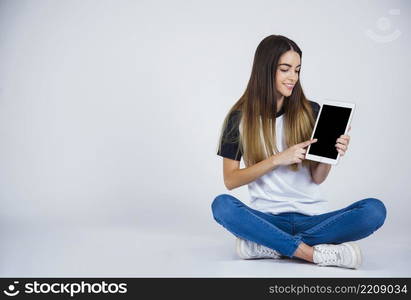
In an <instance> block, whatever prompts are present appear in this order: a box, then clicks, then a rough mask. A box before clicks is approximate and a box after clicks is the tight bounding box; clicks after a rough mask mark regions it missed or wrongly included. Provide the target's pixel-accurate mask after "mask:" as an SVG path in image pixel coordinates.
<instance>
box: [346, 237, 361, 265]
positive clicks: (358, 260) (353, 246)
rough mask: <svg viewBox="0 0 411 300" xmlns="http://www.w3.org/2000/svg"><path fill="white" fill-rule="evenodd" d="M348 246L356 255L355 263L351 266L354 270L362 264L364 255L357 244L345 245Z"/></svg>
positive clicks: (349, 243)
mask: <svg viewBox="0 0 411 300" xmlns="http://www.w3.org/2000/svg"><path fill="white" fill-rule="evenodd" d="M344 244H345V245H347V246H348V247H349V248H350V250H351V251H352V252H354V253H355V261H354V264H353V266H350V268H352V269H357V268H358V267H359V266H361V264H362V253H361V249H360V247H359V246H358V245H357V244H356V243H352V242H348V243H344Z"/></svg>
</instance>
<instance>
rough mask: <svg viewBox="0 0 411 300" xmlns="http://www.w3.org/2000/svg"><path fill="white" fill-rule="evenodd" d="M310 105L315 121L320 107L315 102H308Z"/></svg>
mask: <svg viewBox="0 0 411 300" xmlns="http://www.w3.org/2000/svg"><path fill="white" fill-rule="evenodd" d="M308 101H310V100H308ZM310 104H311V107H312V109H313V113H314V120H316V119H317V116H318V113H319V112H320V108H321V106H320V104H318V103H317V102H314V101H310Z"/></svg>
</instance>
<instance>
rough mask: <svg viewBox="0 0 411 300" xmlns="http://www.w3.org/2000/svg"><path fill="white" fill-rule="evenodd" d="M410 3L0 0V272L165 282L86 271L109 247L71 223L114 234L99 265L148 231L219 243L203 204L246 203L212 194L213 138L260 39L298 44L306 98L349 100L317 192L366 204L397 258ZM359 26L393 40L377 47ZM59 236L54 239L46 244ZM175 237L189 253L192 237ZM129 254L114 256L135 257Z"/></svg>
mask: <svg viewBox="0 0 411 300" xmlns="http://www.w3.org/2000/svg"><path fill="white" fill-rule="evenodd" d="M410 8H411V5H410V3H409V2H408V1H344V2H341V1H340V2H338V1H214V0H210V1H114V0H112V1H11V0H8V1H7V0H2V1H0V140H1V147H0V222H1V228H0V230H1V231H0V233H1V235H2V239H3V242H2V246H1V248H0V250H1V251H2V253H3V254H2V256H3V258H2V260H1V264H2V268H0V269H1V270H2V271H1V272H2V273H1V274H2V275H3V276H28V275H50V276H53V275H56V274H57V275H61V276H64V275H79V276H81V275H84V274H92V275H108V276H110V275H113V274H118V275H120V276H121V275H124V276H125V275H131V276H133V275H136V276H137V275H138V276H144V275H153V276H161V275H171V276H172V275H174V274H177V273H173V272H172V271H170V272H169V273H166V272H165V271H162V270H164V269H162V268H161V267H160V266H158V269H155V270H156V271H152V273H148V271H147V272H145V271H144V269H138V268H135V269H134V270H135V272H134V273H133V271H132V270H129V269H127V266H128V265H127V264H126V263H124V264H123V265H122V267H118V265H115V264H113V265H112V266H111V267H112V269H110V267H107V268H105V269H103V268H101V269H100V268H99V267H98V263H97V260H95V261H94V263H91V262H92V261H93V260H92V259H96V256H95V255H97V257H98V251H97V254H95V252H96V250H98V249H104V247H107V246H108V247H110V246H109V245H110V243H108V242H107V243H106V242H104V241H105V240H106V239H107V238H108V236H107V234H106V233H104V232H103V233H101V236H99V237H97V236H98V235H97V234H96V235H95V234H90V236H84V239H82V240H81V241H80V240H79V239H78V235H76V234H73V232H74V231H73V230H74V228H77V229H76V230H78V232H79V233H81V232H83V233H84V230H86V228H97V229H96V230H98V229H99V228H106V229H107V230H114V229H115V228H121V230H123V231H119V232H122V234H123V235H121V234H120V235H121V236H124V239H123V240H121V239H119V240H116V241H115V243H116V245H117V246H116V248H111V249H112V251H113V252H112V253H111V254H110V255H112V257H116V255H119V256H121V254H120V253H119V252H118V251H120V249H124V248H125V247H126V246H124V247H123V246H121V243H123V242H124V241H125V240H129V241H131V240H133V241H137V243H138V240H139V237H138V234H141V233H142V232H145V233H147V232H149V233H153V235H147V236H150V237H155V234H158V235H159V236H161V237H162V238H161V240H158V239H155V238H153V240H150V241H147V243H148V244H149V245H156V246H155V247H159V248H164V247H166V245H165V244H167V243H168V242H167V243H166V242H164V241H165V239H167V237H168V238H170V237H171V236H174V235H176V234H181V235H191V236H193V237H196V238H197V239H198V238H199V237H202V236H204V237H206V236H208V237H215V238H216V240H219V241H220V240H223V239H228V238H230V235H229V234H228V233H226V232H225V230H224V229H222V228H221V227H220V225H218V224H217V223H216V222H215V221H214V220H213V218H212V215H211V208H210V205H211V202H212V201H213V199H214V198H215V197H216V196H217V195H218V194H221V193H230V194H232V195H235V196H236V197H238V198H239V199H241V200H242V201H243V202H245V203H248V190H247V187H246V186H243V187H240V188H238V189H235V190H232V191H227V190H226V189H225V187H224V184H223V176H222V158H221V157H219V156H217V155H216V150H217V146H218V145H217V142H218V137H219V133H220V130H221V125H222V121H223V119H224V117H225V115H226V113H227V112H228V109H229V108H230V107H231V106H232V105H233V104H234V102H235V101H237V100H238V98H239V97H240V96H241V95H242V93H243V92H244V90H245V87H246V84H247V82H248V79H249V76H250V72H251V65H252V59H253V56H254V51H255V49H256V47H257V45H258V44H259V42H260V41H261V40H262V39H263V38H264V37H266V36H268V35H271V34H281V35H285V36H287V37H289V38H290V39H292V40H294V41H295V42H296V43H297V44H298V45H299V46H300V48H301V49H302V51H303V56H302V69H301V70H302V72H301V82H302V86H303V89H304V91H305V93H306V95H307V97H308V99H310V100H313V101H316V102H318V103H320V104H321V103H322V101H324V99H326V98H328V99H334V100H337V101H338V100H340V101H348V102H354V103H355V104H356V110H355V112H354V116H353V121H352V125H351V126H352V129H351V131H350V132H349V134H350V136H351V142H350V145H349V149H348V152H347V153H346V155H345V156H344V157H342V159H341V160H340V162H339V164H338V165H337V166H334V167H332V169H331V172H330V175H329V176H328V178H327V179H326V181H325V182H324V183H323V184H322V190H323V194H324V197H326V198H327V199H329V201H330V203H331V207H332V208H333V209H338V208H342V207H344V206H347V205H349V204H351V203H352V202H354V201H357V200H360V199H363V198H367V197H374V198H378V199H380V200H382V201H383V202H384V203H385V205H386V207H387V211H388V215H387V219H386V223H385V225H384V226H383V227H382V228H381V229H380V230H379V231H378V232H376V233H375V234H374V235H373V236H372V237H370V239H375V241H378V242H376V245H378V246H377V247H382V248H384V247H387V249H388V248H389V247H390V245H388V244H387V242H386V241H387V238H390V237H391V238H392V237H394V236H395V237H398V238H399V240H400V241H401V242H402V244H401V245H402V246H401V247H402V248H404V247H405V249H404V251H406V250H407V249H408V252H409V249H410V244H411V243H410V235H409V232H408V231H409V228H411V218H410V209H411V204H410V203H411V197H410V192H411V190H410V186H409V179H410V176H409V174H410V170H411V162H410V159H409V152H410V151H409V149H410V135H411V134H410V124H409V118H410V117H409V115H410V113H409V112H410V109H411V105H410V102H409V101H410V97H409V87H410V83H411V82H410V76H409V71H410V67H411V57H410V55H409V53H410V36H409V34H410V31H409V28H411V26H410V25H411V24H410V22H411V21H410V20H411V18H410V17H409V14H410ZM390 9H397V10H399V14H394V15H391V14H390V13H389V12H390ZM381 18H386V19H381ZM387 20H388V22H387ZM378 22H380V23H378ZM367 30H373V31H374V32H375V33H376V34H378V35H380V36H382V37H387V36H389V34H390V33H392V32H394V31H395V30H399V31H400V32H401V34H400V35H399V36H398V37H397V38H395V39H393V40H392V41H390V42H378V41H377V40H375V38H374V39H373V38H372V37H370V36H369V35H367V33H366V31H367ZM242 166H243V165H242ZM63 227H64V228H66V229H65V230H66V231H64V232H66V234H68V235H67V236H70V235H69V233H71V234H72V236H70V237H68V238H67V240H66V239H63V240H59V239H58V238H59V237H60V238H61V236H62V235H61V234H60V231H59V229H56V228H63ZM36 228H39V229H38V230H37V229H36ZM29 230H34V231H35V232H36V234H38V237H39V238H38V239H36V238H33V236H36V235H32V234H31V233H30V231H29ZM36 230H37V231H36ZM53 230H54V231H53ZM50 232H54V233H53V234H51V233H50ZM61 232H63V231H61ZM125 232H127V233H125ZM128 232H129V233H128ZM48 233H50V234H48ZM118 236H119V234H117V233H113V234H112V236H110V239H114V238H115V237H118ZM90 237H94V238H95V240H96V241H98V242H96V244H90V245H89V246H88V248H87V249H88V250H89V252H90V253H89V254H84V253H87V251H86V250H84V251H83V250H78V251H79V253H83V254H78V255H79V257H80V256H81V258H82V259H83V263H78V264H77V265H73V264H71V263H70V262H69V260H68V256H69V255H70V254H72V253H74V252H73V251H75V250H73V249H79V248H78V247H81V245H84V243H86V242H87V241H90ZM100 238H101V239H100ZM174 241H175V240H174ZM190 241H191V243H198V244H196V245H197V246H193V244H192V247H194V249H202V246H201V245H202V244H201V243H202V242H204V241H201V240H200V241H198V240H196V239H194V240H193V239H191V240H190ZM196 241H197V242H196ZM100 242H101V243H100ZM65 243H67V245H66V244H65ZM169 243H171V244H173V243H174V242H173V239H170V241H169ZM184 243H189V242H187V241H185V240H184ZM42 245H43V246H42ZM44 245H46V246H44ZM133 245H135V244H133ZM138 245H140V246H138V247H137V248H136V249H132V250H130V253H129V255H130V259H133V258H132V257H133V255H135V256H136V257H138V256H139V254H141V253H142V251H149V250H150V249H149V248H148V249H147V248H145V247H150V246H149V245H146V244H144V245H142V244H138ZM66 246H67V247H66ZM391 246H392V245H391ZM196 247H197V248H196ZM62 248H64V249H66V251H68V250H67V249H68V248H70V249H72V250H70V251H68V252H64V253H63V252H61V251H62V250H61V249H62ZM23 249H24V250H23ZM47 249H49V251H50V253H49V252H47ZM50 249H54V250H50ZM80 249H81V248H80ZM143 249H144V250H143ZM223 249H226V248H225V247H224V248H223ZM16 251H17V252H16ZM19 251H25V252H24V253H23V252H20V254H19ZM226 251H233V250H231V249H230V250H226ZM195 252H196V251H193V252H192V253H191V255H192V256H193V257H195V256H196V253H195ZM12 253H14V254H12ZM16 253H17V254H16ZM56 253H57V254H58V253H60V254H61V256H58V257H59V258H58V259H56V260H55V261H51V262H50V257H51V256H53V255H55V254H56ZM156 253H157V252H156ZM161 253H162V252H161V251H160V252H158V255H161ZM167 253H168V255H171V256H172V255H174V254H173V253H174V252H173V251H172V250H170V251H169V252H167ZM197 253H198V252H197ZM101 255H103V254H101ZM201 255H202V256H203V257H202V258H201V259H206V257H204V255H205V256H207V252H202V254H201ZM383 255H387V256H388V255H391V254H390V253H389V250H387V252H383ZM27 256H29V257H27ZM23 257H26V258H25V259H23ZM79 257H77V258H78V259H80V258H79ZM92 257H93V258H92ZM102 257H103V256H102ZM110 257H111V256H110ZM103 258H104V259H107V257H103ZM74 259H75V258H73V260H74ZM193 259H194V258H193ZM29 261H30V263H28V262H29ZM182 261H184V260H182ZM408 261H409V260H408ZM88 263H90V265H89V266H87V264H88ZM399 264H400V263H399ZM408 264H409V262H408ZM153 265H155V263H153ZM385 265H388V264H387V263H385V264H383V265H382V266H381V269H379V270H380V271H381V272H380V275H381V274H385V273H384V267H385ZM408 266H409V265H408ZM403 267H405V266H404V265H403ZM116 268H117V269H116ZM86 269H87V272H89V273H87V272H86ZM408 269H409V268H408ZM65 270H66V271H67V272H66V271H65ZM102 270H104V272H103V271H102ZM146 270H148V269H146ZM150 270H153V269H150ZM186 270H190V267H187V268H186ZM197 272H198V273H196V274H200V275H201V274H202V273H201V270H197ZM392 272H393V273H392V274H394V275H398V274H399V275H401V274H403V273H395V271H392ZM408 272H409V271H408ZM388 273H389V272H388V271H387V274H388ZM184 274H191V273H184ZM219 274H220V275H221V274H222V273H219ZM219 274H214V275H219ZM409 274H410V273H408V276H409ZM299 275H300V276H301V273H299ZM297 276H298V275H297Z"/></svg>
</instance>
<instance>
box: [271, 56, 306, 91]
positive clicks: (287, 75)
mask: <svg viewBox="0 0 411 300" xmlns="http://www.w3.org/2000/svg"><path fill="white" fill-rule="evenodd" d="M300 66H301V60H300V56H299V55H298V53H297V52H295V51H292V50H290V51H287V52H285V53H284V54H283V55H281V57H280V60H279V61H278V65H277V71H276V80H275V88H276V89H277V91H278V92H279V93H280V95H282V96H285V97H289V96H290V95H291V93H292V91H293V88H294V86H295V84H296V83H297V81H298V78H299V75H300V74H299V73H300Z"/></svg>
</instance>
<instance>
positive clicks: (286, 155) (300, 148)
mask: <svg viewBox="0 0 411 300" xmlns="http://www.w3.org/2000/svg"><path fill="white" fill-rule="evenodd" d="M316 142H317V139H312V140H308V141H305V142H302V143H299V144H296V145H294V146H291V147H290V148H288V149H286V150H284V151H283V152H280V153H278V154H277V155H276V162H277V163H278V164H279V165H282V166H288V165H291V164H295V163H297V164H299V163H301V162H302V161H303V160H304V159H305V153H306V152H307V149H304V148H305V147H308V146H309V145H310V144H313V143H316Z"/></svg>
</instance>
